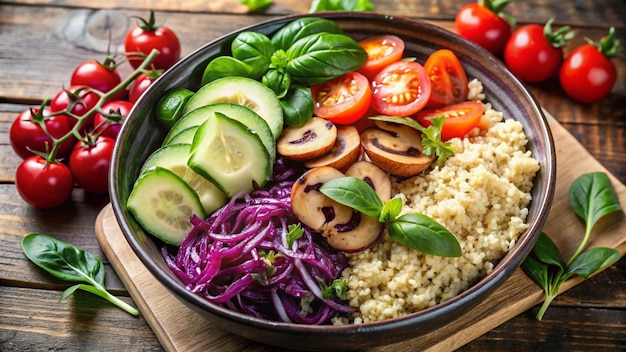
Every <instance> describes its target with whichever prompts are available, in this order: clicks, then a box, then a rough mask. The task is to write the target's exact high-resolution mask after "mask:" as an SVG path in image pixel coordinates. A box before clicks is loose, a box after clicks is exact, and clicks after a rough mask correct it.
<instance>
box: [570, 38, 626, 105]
mask: <svg viewBox="0 0 626 352" xmlns="http://www.w3.org/2000/svg"><path fill="white" fill-rule="evenodd" d="M614 36H615V29H614V28H611V30H610V32H609V35H608V36H607V37H605V38H603V39H602V41H601V42H600V43H593V44H585V45H583V46H580V47H578V48H576V49H574V50H573V51H572V52H571V53H570V54H569V55H568V56H567V58H565V61H563V64H562V65H561V69H560V72H559V80H560V82H561V87H563V90H565V93H566V94H567V95H568V96H569V97H570V98H572V99H574V100H577V101H579V102H581V103H594V102H596V101H598V100H600V99H602V98H604V97H606V96H607V95H608V94H609V93H610V92H611V89H613V86H614V85H615V82H616V80H617V70H616V69H615V65H614V64H613V62H611V57H613V56H615V55H616V53H617V51H618V50H619V48H620V47H621V46H620V43H619V41H617V40H615V37H614Z"/></svg>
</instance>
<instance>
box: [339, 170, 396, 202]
mask: <svg viewBox="0 0 626 352" xmlns="http://www.w3.org/2000/svg"><path fill="white" fill-rule="evenodd" d="M346 176H354V177H358V178H360V179H361V180H363V181H365V182H366V183H367V184H369V185H370V186H371V187H372V188H373V189H374V191H376V193H378V196H379V197H380V199H381V200H382V201H383V203H384V202H386V201H388V200H389V199H391V179H390V178H389V175H387V173H386V172H385V171H384V170H383V169H381V168H380V167H378V166H376V165H374V164H372V163H370V162H369V161H364V160H362V161H357V162H356V163H354V164H352V165H351V166H350V167H349V168H348V170H346Z"/></svg>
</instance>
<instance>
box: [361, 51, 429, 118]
mask: <svg viewBox="0 0 626 352" xmlns="http://www.w3.org/2000/svg"><path fill="white" fill-rule="evenodd" d="M372 94H373V96H372V109H374V110H375V111H376V112H378V113H379V114H383V115H388V116H410V115H413V114H415V113H416V112H418V111H420V110H421V109H422V108H423V107H424V106H425V105H426V103H427V102H428V99H430V94H431V85H430V79H428V76H427V75H426V71H425V70H424V67H423V66H422V65H420V64H419V63H417V62H415V61H398V62H394V63H393V64H391V65H389V66H387V67H385V68H384V69H383V70H382V71H380V73H379V74H378V75H376V77H375V78H374V80H373V81H372Z"/></svg>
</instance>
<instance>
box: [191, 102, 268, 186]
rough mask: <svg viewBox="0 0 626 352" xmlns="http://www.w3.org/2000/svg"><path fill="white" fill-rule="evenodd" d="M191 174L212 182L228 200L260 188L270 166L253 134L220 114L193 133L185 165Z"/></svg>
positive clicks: (265, 179)
mask: <svg viewBox="0 0 626 352" xmlns="http://www.w3.org/2000/svg"><path fill="white" fill-rule="evenodd" d="M187 164H188V165H189V167H191V169H192V170H194V171H195V172H197V173H199V174H200V175H202V176H204V177H206V178H207V179H209V180H211V181H212V182H213V183H214V184H215V185H216V186H218V187H219V188H220V189H221V190H222V191H223V192H224V193H226V195H227V196H228V197H232V196H234V195H236V194H238V193H239V192H245V193H249V192H251V191H252V190H253V189H254V186H255V184H256V185H258V186H259V187H263V186H264V185H265V183H266V182H267V180H268V179H269V177H270V175H271V170H272V163H271V162H270V158H269V155H268V154H267V150H266V149H265V147H264V146H263V143H262V142H261V139H260V138H259V136H258V135H257V134H256V133H253V132H251V131H250V130H249V129H248V128H247V127H246V126H244V125H243V124H242V123H241V122H239V121H237V120H233V119H231V118H229V117H227V116H226V115H224V114H221V113H219V112H217V113H215V114H214V115H213V116H211V117H209V118H208V119H207V120H206V121H205V122H204V123H202V125H200V127H199V128H198V131H196V135H195V137H194V139H193V144H192V146H191V157H190V158H189V161H188V162H187Z"/></svg>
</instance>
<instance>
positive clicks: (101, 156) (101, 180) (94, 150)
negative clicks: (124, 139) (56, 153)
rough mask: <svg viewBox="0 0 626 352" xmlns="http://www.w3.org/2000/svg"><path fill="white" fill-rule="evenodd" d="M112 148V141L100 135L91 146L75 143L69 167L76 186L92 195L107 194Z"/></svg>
mask: <svg viewBox="0 0 626 352" xmlns="http://www.w3.org/2000/svg"><path fill="white" fill-rule="evenodd" d="M114 146H115V140H114V139H112V138H109V137H106V136H102V135H101V136H99V137H98V138H97V139H96V140H95V141H94V142H93V143H92V144H91V145H89V144H86V143H85V142H84V141H79V142H77V143H76V145H75V146H74V150H72V154H71V155H70V162H69V165H70V170H71V171H72V175H73V176H74V180H76V184H78V186H80V187H82V188H83V189H84V190H85V191H88V192H92V193H98V194H104V193H107V192H108V190H109V187H108V178H109V167H110V165H111V156H112V155H113V147H114Z"/></svg>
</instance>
